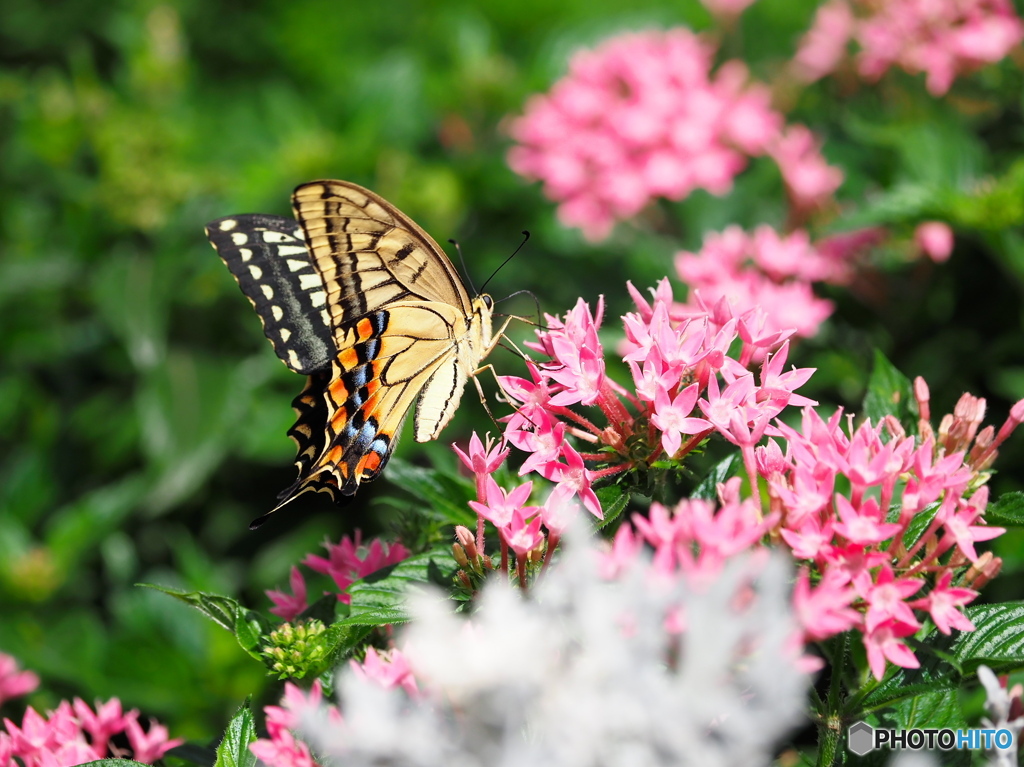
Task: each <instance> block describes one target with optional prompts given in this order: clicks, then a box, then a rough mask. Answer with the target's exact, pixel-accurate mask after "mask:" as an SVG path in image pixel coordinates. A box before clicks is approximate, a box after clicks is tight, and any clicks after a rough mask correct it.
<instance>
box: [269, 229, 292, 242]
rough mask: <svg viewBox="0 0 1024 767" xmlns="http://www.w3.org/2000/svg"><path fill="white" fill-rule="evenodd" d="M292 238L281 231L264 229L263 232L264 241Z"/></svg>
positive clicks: (282, 240)
mask: <svg viewBox="0 0 1024 767" xmlns="http://www.w3.org/2000/svg"><path fill="white" fill-rule="evenodd" d="M290 239H291V237H289V236H288V235H287V234H282V233H281V232H271V231H264V232H263V241H264V242H287V241H288V240H290Z"/></svg>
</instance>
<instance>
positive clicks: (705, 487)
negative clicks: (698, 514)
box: [690, 453, 742, 501]
mask: <svg viewBox="0 0 1024 767" xmlns="http://www.w3.org/2000/svg"><path fill="white" fill-rule="evenodd" d="M741 465H742V461H741V460H740V454H739V453H730V454H729V455H727V456H726V457H725V458H723V459H722V460H721V461H719V462H718V463H716V464H715V465H714V467H713V468H712V469H711V471H709V472H708V474H707V476H706V477H704V479H702V480H701V482H700V484H699V485H697V487H695V488H694V489H693V493H692V494H691V495H690V497H691V498H694V499H697V500H702V501H713V500H715V499H716V498H717V497H718V485H719V484H720V483H722V482H725V481H726V480H727V479H729V477H731V476H733V475H734V474H735V473H736V471H737V470H738V469H739V467H740V466H741Z"/></svg>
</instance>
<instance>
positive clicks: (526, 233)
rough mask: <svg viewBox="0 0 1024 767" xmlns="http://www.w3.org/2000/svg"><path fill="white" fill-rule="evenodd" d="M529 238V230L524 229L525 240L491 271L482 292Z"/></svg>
mask: <svg viewBox="0 0 1024 767" xmlns="http://www.w3.org/2000/svg"><path fill="white" fill-rule="evenodd" d="M529 239H530V232H529V231H528V230H526V229H524V230H523V241H522V242H521V243H519V247H518V248H516V249H515V250H514V251H512V255H511V256H509V257H508V258H506V259H505V260H504V261H502V262H501V266H499V267H498V268H497V269H495V270H494V271H493V272H491V276H490V277H488V278H487V282H485V283H484V284H483V285H482V286H481V288H480V292H481V293H483V292H484V290H486V289H487V283H488V282H490V281H491V280H493V279H494V275H496V274H497V273H498V272H500V271H501V270H502V269H503V268H504V267H505V264H507V263H508V262H509V261H511V260H512V259H513V258H515V256H516V253H518V252H519V251H521V250H522V249H523V245H525V244H526V243H527V242H528V241H529Z"/></svg>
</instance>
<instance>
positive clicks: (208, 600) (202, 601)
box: [135, 583, 242, 633]
mask: <svg viewBox="0 0 1024 767" xmlns="http://www.w3.org/2000/svg"><path fill="white" fill-rule="evenodd" d="M135 585H136V586H141V587H142V588H145V589H155V590H157V591H160V592H162V593H164V594H168V595H170V596H172V597H174V598H175V599H177V600H179V601H182V602H184V603H185V604H187V605H190V606H192V607H194V608H196V609H197V610H198V611H199V612H201V613H202V614H203V615H205V616H206V617H207V618H209V619H210V620H212V621H213V622H214V623H216V624H217V625H218V626H220V627H221V628H225V629H227V630H228V631H230V632H232V633H234V631H235V616H236V615H237V613H238V611H239V610H240V609H242V607H241V605H239V604H238V602H237V601H235V600H234V599H232V598H231V597H224V596H221V595H220V594H209V593H207V592H205V591H185V590H184V589H175V588H171V587H170V586H159V585H157V584H155V583H136V584H135Z"/></svg>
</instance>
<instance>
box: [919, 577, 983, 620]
mask: <svg viewBox="0 0 1024 767" xmlns="http://www.w3.org/2000/svg"><path fill="white" fill-rule="evenodd" d="M952 582H953V572H952V571H951V570H946V571H945V572H943V574H942V577H941V578H939V582H938V583H936V584H935V586H934V587H933V588H932V590H931V591H930V592H928V596H926V597H923V598H922V599H917V600H915V601H913V602H911V603H910V606H911V607H913V608H914V609H916V610H927V611H928V614H929V615H930V616H931V619H932V622H933V623H934V624H935V628H937V629H938V630H939V631H941V632H942V633H943V634H950V633H952V630H953V629H959V630H960V631H974V624H973V623H971V621H970V619H969V618H968V617H967V616H966V615H964V614H963V612H962V611H961V610H960V609H959V608H960V607H962V606H963V605H966V604H970V603H971V602H973V601H974V599H975V598H976V597H977V596H978V592H977V591H974V590H973V589H966V588H959V587H953V586H951V585H950V584H952Z"/></svg>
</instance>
